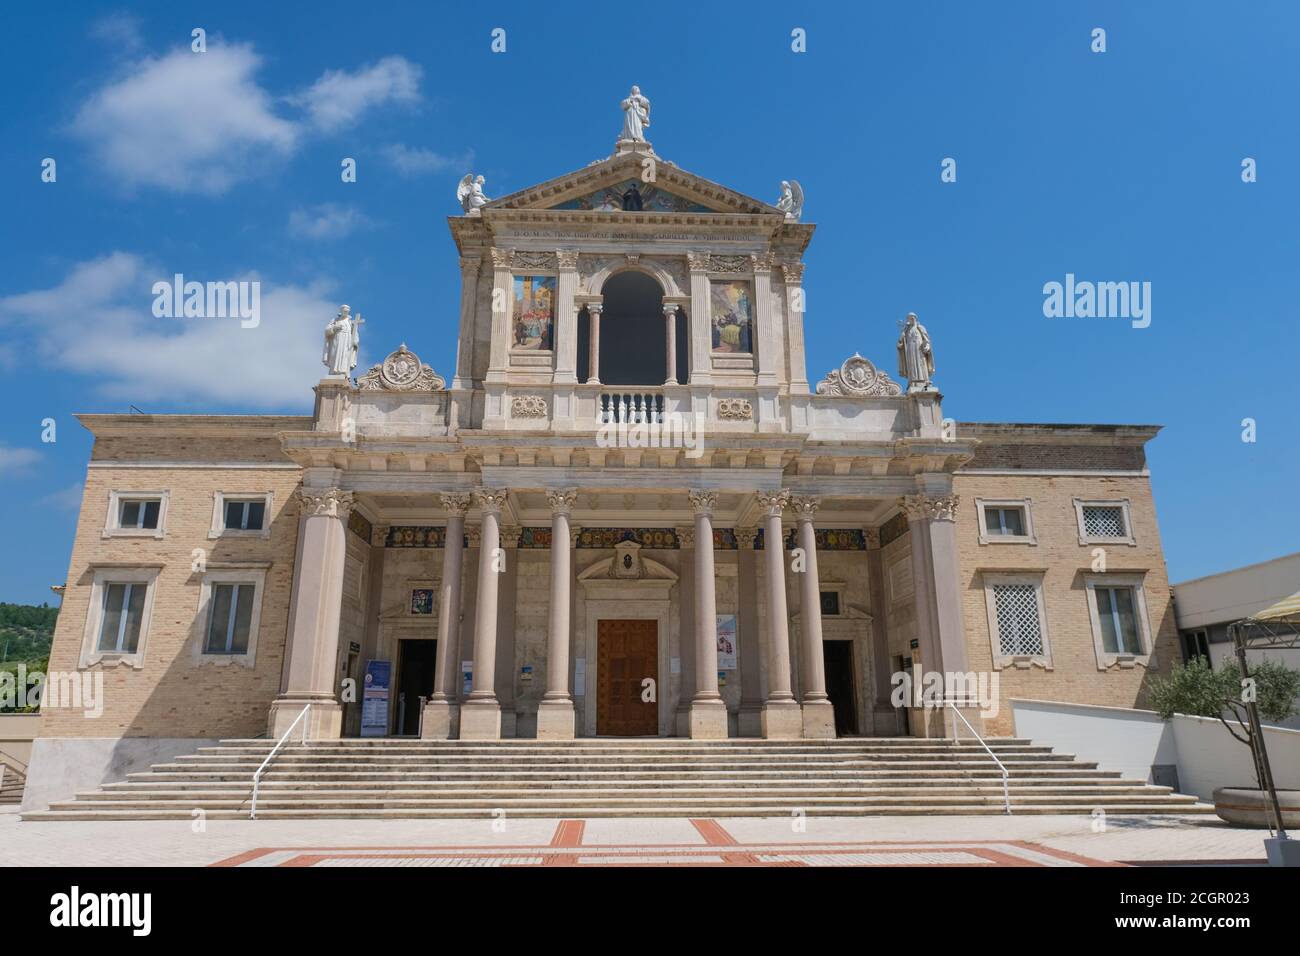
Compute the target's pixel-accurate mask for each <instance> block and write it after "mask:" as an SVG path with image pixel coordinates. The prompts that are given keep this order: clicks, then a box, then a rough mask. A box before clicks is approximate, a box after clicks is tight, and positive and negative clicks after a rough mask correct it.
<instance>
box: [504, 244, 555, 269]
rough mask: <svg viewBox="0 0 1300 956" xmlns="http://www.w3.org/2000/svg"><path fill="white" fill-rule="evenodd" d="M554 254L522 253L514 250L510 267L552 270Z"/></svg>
mask: <svg viewBox="0 0 1300 956" xmlns="http://www.w3.org/2000/svg"><path fill="white" fill-rule="evenodd" d="M555 263H556V254H555V253H554V252H523V251H521V250H518V249H516V250H515V254H514V257H513V259H512V262H511V267H512V268H514V269H516V270H519V269H554V268H555Z"/></svg>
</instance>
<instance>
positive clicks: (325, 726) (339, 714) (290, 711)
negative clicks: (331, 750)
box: [266, 697, 343, 740]
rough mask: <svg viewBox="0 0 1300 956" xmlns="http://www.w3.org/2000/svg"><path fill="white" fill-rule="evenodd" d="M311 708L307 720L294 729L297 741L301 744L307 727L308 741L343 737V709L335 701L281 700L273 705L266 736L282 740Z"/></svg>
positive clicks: (325, 699)
mask: <svg viewBox="0 0 1300 956" xmlns="http://www.w3.org/2000/svg"><path fill="white" fill-rule="evenodd" d="M308 704H311V710H310V711H308V713H307V716H306V717H304V718H303V719H302V720H300V721H298V725H297V726H296V727H294V728H293V739H295V740H301V739H302V734H303V725H304V724H306V726H307V739H308V740H338V739H339V738H340V737H342V736H343V705H341V704H340V703H339V702H338V701H337V700H334V699H333V698H324V699H322V698H313V697H277V698H276V699H275V700H273V701H271V711H270V714H269V715H268V717H267V722H266V735H267V737H269V738H270V739H272V740H279V739H280V738H281V737H282V736H284V732H285V731H286V730H288V729H289V727H290V726H291V725H292V724H293V722H294V721H295V720H298V715H299V714H301V713H302V709H303V708H304V707H306V706H307V705H308Z"/></svg>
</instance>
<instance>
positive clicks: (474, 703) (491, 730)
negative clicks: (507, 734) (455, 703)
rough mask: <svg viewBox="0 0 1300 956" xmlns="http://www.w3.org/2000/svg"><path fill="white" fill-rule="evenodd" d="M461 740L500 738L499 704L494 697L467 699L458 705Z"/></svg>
mask: <svg viewBox="0 0 1300 956" xmlns="http://www.w3.org/2000/svg"><path fill="white" fill-rule="evenodd" d="M460 739H461V740H500V739H501V705H500V704H499V703H497V701H496V700H495V699H489V700H467V701H465V703H463V704H461V705H460Z"/></svg>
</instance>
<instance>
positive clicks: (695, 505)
mask: <svg viewBox="0 0 1300 956" xmlns="http://www.w3.org/2000/svg"><path fill="white" fill-rule="evenodd" d="M689 497H690V502H691V510H692V511H694V512H695V696H694V697H693V698H692V699H691V718H690V724H691V736H692V737H698V738H705V739H720V738H725V737H726V736H727V705H726V704H725V703H723V701H722V695H721V694H719V693H718V600H717V587H716V578H715V573H714V568H713V509H714V506H715V505H716V504H717V500H718V496H717V493H716V492H713V491H692V492H690V494H689Z"/></svg>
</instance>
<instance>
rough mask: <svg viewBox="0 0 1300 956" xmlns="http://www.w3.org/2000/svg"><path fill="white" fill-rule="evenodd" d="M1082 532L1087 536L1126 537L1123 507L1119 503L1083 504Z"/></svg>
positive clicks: (1126, 528) (1126, 529)
mask: <svg viewBox="0 0 1300 956" xmlns="http://www.w3.org/2000/svg"><path fill="white" fill-rule="evenodd" d="M1083 533H1084V535H1085V536H1086V537H1089V538H1127V537H1128V527H1127V526H1126V525H1125V523H1124V509H1123V507H1122V506H1120V505H1084V506H1083Z"/></svg>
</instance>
